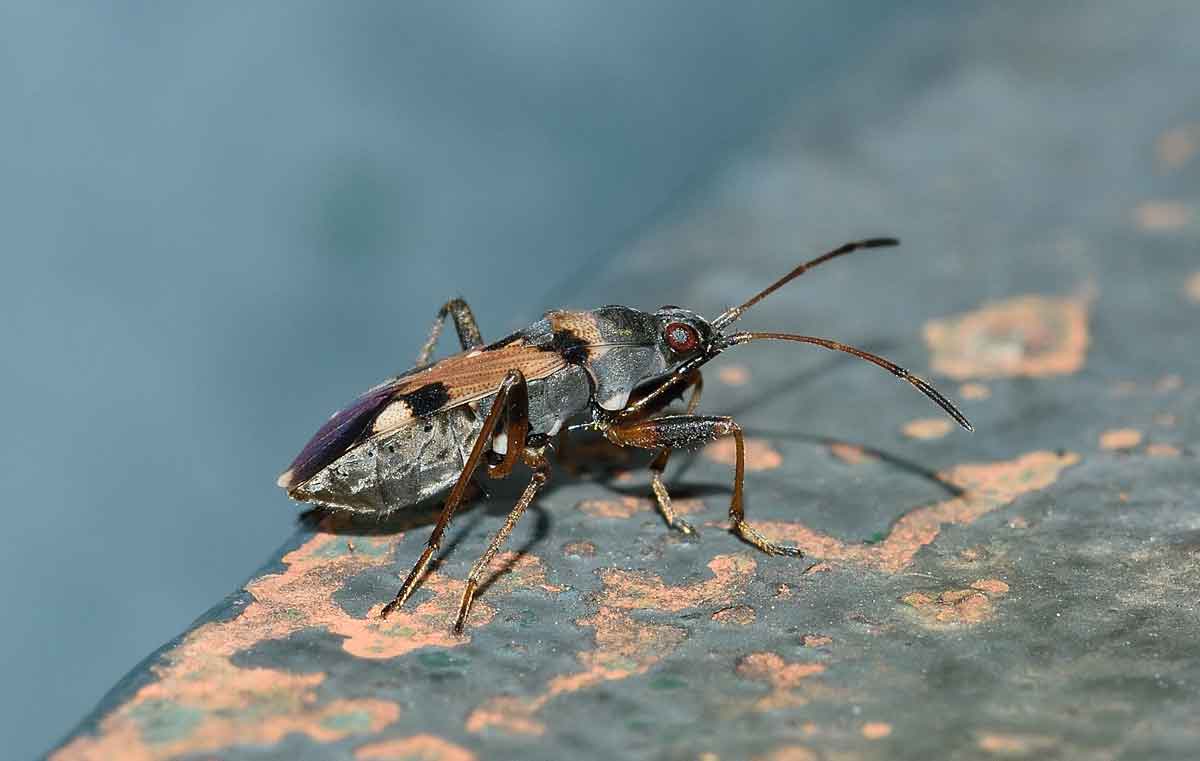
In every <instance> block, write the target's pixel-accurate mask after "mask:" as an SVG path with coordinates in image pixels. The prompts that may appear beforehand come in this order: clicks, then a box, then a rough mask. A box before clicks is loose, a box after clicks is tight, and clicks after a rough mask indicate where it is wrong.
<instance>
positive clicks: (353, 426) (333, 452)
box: [279, 384, 396, 488]
mask: <svg viewBox="0 0 1200 761" xmlns="http://www.w3.org/2000/svg"><path fill="white" fill-rule="evenodd" d="M395 392H396V389H395V387H394V386H393V385H391V384H388V385H385V386H380V387H379V388H375V389H372V390H370V391H368V392H367V393H365V394H363V395H362V396H360V397H358V398H357V399H355V400H354V403H353V404H351V405H350V406H349V407H347V408H346V409H344V410H342V411H341V412H339V413H337V414H336V415H334V416H333V417H331V418H329V420H328V421H326V423H325V425H323V426H321V429H320V430H319V431H317V433H316V435H314V436H313V437H312V440H311V441H309V442H308V443H307V444H306V445H305V446H304V449H303V450H302V451H301V452H300V454H298V455H297V456H296V459H295V460H293V461H292V465H291V467H290V468H288V470H287V472H286V473H284V474H283V475H282V476H280V478H279V485H280V486H282V487H284V488H291V487H292V486H295V485H297V484H302V483H304V482H305V481H307V480H308V479H310V478H312V477H313V476H314V475H316V474H317V473H318V472H320V471H321V469H322V468H324V467H325V466H326V465H328V464H329V463H331V462H333V461H334V460H336V459H337V458H339V457H341V456H342V455H343V454H345V453H346V451H347V450H348V449H350V447H352V446H354V445H355V444H356V443H357V442H358V441H359V440H360V439H361V438H362V436H363V434H364V433H365V432H366V431H367V429H368V428H370V427H371V424H372V423H373V422H374V421H375V418H376V417H378V416H379V412H380V411H381V410H382V409H383V407H384V406H386V405H387V403H388V402H389V401H390V400H391V398H392V395H393V394H394V393H395Z"/></svg>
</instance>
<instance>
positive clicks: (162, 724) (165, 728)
mask: <svg viewBox="0 0 1200 761" xmlns="http://www.w3.org/2000/svg"><path fill="white" fill-rule="evenodd" d="M129 718H131V719H133V721H134V723H136V724H137V726H138V730H139V731H141V733H142V739H143V740H145V741H146V742H148V743H151V744H154V743H168V742H174V741H176V740H182V739H184V738H186V737H187V736H188V735H190V734H191V733H192V730H194V729H195V728H196V726H197V725H198V724H200V722H201V721H203V720H204V712H203V711H200V710H199V709H197V708H189V707H188V706H182V705H179V704H178V703H173V702H171V701H169V700H148V701H146V702H145V703H141V704H139V705H136V706H134V707H133V708H131V709H130V711H129Z"/></svg>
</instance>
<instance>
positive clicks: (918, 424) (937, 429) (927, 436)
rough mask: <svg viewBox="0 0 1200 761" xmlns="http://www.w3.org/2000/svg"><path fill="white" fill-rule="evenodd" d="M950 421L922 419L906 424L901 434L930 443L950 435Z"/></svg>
mask: <svg viewBox="0 0 1200 761" xmlns="http://www.w3.org/2000/svg"><path fill="white" fill-rule="evenodd" d="M950 428H951V425H950V421H949V420H946V419H944V418H940V417H927V418H920V419H919V420H912V421H909V422H907V423H905V424H904V427H903V428H902V429H900V430H901V432H902V433H903V434H904V435H905V436H907V437H908V438H910V439H921V440H922V441H929V440H931V439H940V438H942V437H943V436H945V435H946V434H947V433H950Z"/></svg>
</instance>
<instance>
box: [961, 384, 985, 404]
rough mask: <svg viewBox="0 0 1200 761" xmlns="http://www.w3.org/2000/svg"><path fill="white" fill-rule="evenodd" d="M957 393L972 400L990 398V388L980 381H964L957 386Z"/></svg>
mask: <svg viewBox="0 0 1200 761" xmlns="http://www.w3.org/2000/svg"><path fill="white" fill-rule="evenodd" d="M958 395H959V396H961V397H962V398H963V399H967V400H969V401H972V402H974V401H980V400H982V399H989V398H991V396H992V390H991V389H990V388H988V387H987V386H985V385H983V384H982V383H964V384H962V385H961V386H959V387H958Z"/></svg>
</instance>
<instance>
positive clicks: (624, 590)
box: [599, 554, 758, 612]
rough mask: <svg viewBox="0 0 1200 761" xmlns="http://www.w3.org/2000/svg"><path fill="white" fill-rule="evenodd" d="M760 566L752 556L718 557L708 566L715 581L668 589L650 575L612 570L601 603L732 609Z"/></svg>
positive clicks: (674, 609)
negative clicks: (730, 605) (702, 606)
mask: <svg viewBox="0 0 1200 761" xmlns="http://www.w3.org/2000/svg"><path fill="white" fill-rule="evenodd" d="M757 567H758V564H757V563H756V562H755V561H754V559H753V558H752V557H750V556H749V555H743V554H738V555H718V556H717V557H715V558H713V559H712V560H711V561H709V563H708V568H709V570H711V571H712V572H713V578H712V579H709V580H707V581H702V582H699V583H697V584H684V585H683V586H678V587H671V586H667V585H666V584H665V583H664V582H663V580H662V577H661V576H658V575H657V574H654V573H650V572H648V571H626V570H623V569H620V568H609V569H606V570H604V571H602V572H601V574H600V577H601V579H603V581H604V589H603V591H601V593H600V596H599V602H600V604H601V605H604V606H611V607H614V608H626V609H640V608H654V609H657V610H665V611H671V612H678V611H681V610H685V609H687V608H695V607H699V606H701V605H705V606H708V605H712V606H716V605H729V604H731V603H732V602H733V601H734V600H735V599H737V598H738V597H740V596H741V595H742V594H744V593H745V591H746V585H747V584H749V583H750V579H752V578H753V577H754V571H755V569H756V568H757Z"/></svg>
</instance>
